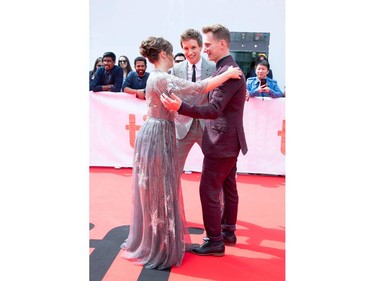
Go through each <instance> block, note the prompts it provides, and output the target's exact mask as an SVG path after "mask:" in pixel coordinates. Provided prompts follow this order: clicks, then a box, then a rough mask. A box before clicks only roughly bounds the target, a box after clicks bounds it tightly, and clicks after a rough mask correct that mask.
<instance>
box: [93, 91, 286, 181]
mask: <svg viewBox="0 0 375 281" xmlns="http://www.w3.org/2000/svg"><path fill="white" fill-rule="evenodd" d="M89 95H90V166H109V167H115V166H121V167H132V164H133V163H132V161H133V152H134V142H135V137H136V134H137V131H138V130H139V128H140V127H141V126H142V124H143V122H144V120H145V119H146V112H147V108H146V106H147V105H146V102H145V101H144V100H139V99H136V98H135V97H134V95H129V94H126V93H108V92H96V93H93V92H90V93H89ZM284 102H285V100H284V98H279V99H271V98H264V99H262V98H251V99H250V100H249V101H248V102H246V103H245V110H244V128H245V134H246V141H247V145H248V149H249V150H248V152H247V154H246V155H242V154H241V153H240V156H239V158H238V163H237V170H238V172H241V173H259V174H272V175H285V104H284ZM202 160H203V154H202V152H201V150H200V147H199V146H198V145H196V144H195V145H194V146H193V148H192V150H191V151H190V153H189V156H188V159H187V160H186V164H185V170H190V171H196V172H200V171H201V169H202Z"/></svg>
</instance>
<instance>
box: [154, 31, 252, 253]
mask: <svg viewBox="0 0 375 281" xmlns="http://www.w3.org/2000/svg"><path fill="white" fill-rule="evenodd" d="M202 32H203V34H204V44H203V46H204V52H205V53H206V54H207V56H208V59H209V60H211V61H214V62H216V72H215V73H214V75H213V76H216V75H218V74H220V73H222V72H224V71H225V70H227V69H228V67H229V66H238V65H237V63H236V62H235V61H234V59H233V57H232V56H231V55H230V54H229V47H230V32H229V30H228V29H227V28H226V27H225V26H223V25H220V24H215V25H210V26H205V27H203V28H202ZM245 96H246V82H245V78H244V76H242V77H241V79H230V80H228V81H226V82H225V83H224V84H222V85H221V86H219V87H217V88H215V89H214V90H213V91H211V92H210V93H209V94H208V104H206V105H196V104H189V103H187V102H182V101H181V99H179V98H178V97H177V96H175V95H172V99H171V98H168V97H167V96H166V95H162V96H161V100H162V102H163V104H164V106H165V107H166V108H167V109H169V110H174V111H177V112H178V113H179V114H182V115H187V116H190V117H193V118H204V119H206V126H205V130H204V134H203V139H202V151H203V154H204V159H203V166H202V175H201V182H200V186H199V193H200V199H201V205H202V213H203V222H204V227H205V230H206V236H207V237H205V238H204V239H203V240H204V243H203V244H202V245H200V247H199V248H196V249H193V250H192V252H193V253H195V254H197V255H204V256H207V255H213V256H223V255H224V253H225V244H226V245H228V246H229V245H230V246H233V245H235V244H236V242H237V238H236V235H235V230H236V222H237V212H238V192H237V184H236V172H237V157H238V155H239V152H240V150H241V151H242V153H243V154H246V152H247V144H246V139H245V133H244V128H243V110H244V103H245ZM221 190H223V203H224V208H223V210H221V203H220V192H221Z"/></svg>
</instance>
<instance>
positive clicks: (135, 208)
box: [121, 37, 242, 269]
mask: <svg viewBox="0 0 375 281" xmlns="http://www.w3.org/2000/svg"><path fill="white" fill-rule="evenodd" d="M140 53H141V55H142V56H144V57H146V58H147V59H148V60H149V61H150V62H151V63H153V64H154V66H155V70H154V71H152V72H151V73H150V76H149V78H148V81H147V86H146V102H147V105H148V111H147V115H148V117H147V120H146V121H145V123H144V124H143V125H142V127H141V129H140V130H139V132H138V134H137V138H136V142H135V147H134V159H133V183H132V184H133V186H132V188H133V189H132V207H131V208H132V209H131V222H130V230H129V235H128V238H127V239H126V240H125V242H124V243H123V244H122V245H121V248H122V249H124V250H125V252H124V253H123V255H122V256H123V257H124V258H127V259H131V260H132V261H133V262H134V263H136V264H140V265H144V266H145V267H146V268H155V269H166V268H170V267H172V266H179V265H181V262H182V259H183V256H184V253H185V251H186V248H185V245H188V244H189V243H190V237H189V234H188V232H187V228H186V226H185V214H184V206H183V199H182V190H181V186H180V175H179V174H178V171H179V169H178V160H177V155H176V154H177V153H178V152H177V148H176V132H175V124H174V117H175V115H174V114H175V113H174V112H169V111H168V110H167V109H166V108H165V107H164V106H163V104H162V103H161V101H160V95H161V94H163V93H165V94H167V95H170V94H171V93H172V92H173V93H174V94H176V95H177V96H179V97H181V98H183V99H188V98H189V96H190V97H192V95H197V94H203V93H206V92H209V91H210V90H212V89H214V88H215V87H217V86H219V85H220V84H221V83H223V82H225V81H226V80H228V79H230V78H239V77H240V76H241V75H242V71H241V70H240V69H239V68H229V69H228V70H227V71H226V72H225V73H223V74H222V75H219V76H216V77H214V78H208V79H206V80H203V81H200V82H197V83H193V82H190V81H187V80H185V79H180V78H178V77H176V76H174V75H170V74H168V73H167V71H168V70H169V69H170V68H171V67H172V66H173V47H172V45H171V43H170V42H168V41H167V40H165V39H163V38H161V37H158V38H156V37H149V38H148V39H146V40H144V41H142V43H141V46H140Z"/></svg>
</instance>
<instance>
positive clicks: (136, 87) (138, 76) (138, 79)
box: [121, 57, 150, 100]
mask: <svg viewBox="0 0 375 281" xmlns="http://www.w3.org/2000/svg"><path fill="white" fill-rule="evenodd" d="M134 69H135V71H131V72H130V73H129V74H128V76H126V79H125V81H124V83H123V84H122V87H121V89H122V91H123V92H124V93H127V94H135V97H136V98H137V99H143V100H145V99H146V97H145V93H146V91H145V90H146V83H147V79H148V76H149V75H150V73H149V72H146V69H147V60H146V59H145V58H144V57H136V58H135V59H134Z"/></svg>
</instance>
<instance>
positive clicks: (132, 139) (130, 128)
mask: <svg viewBox="0 0 375 281" xmlns="http://www.w3.org/2000/svg"><path fill="white" fill-rule="evenodd" d="M135 121H136V118H135V114H129V124H128V125H126V126H125V129H126V130H128V131H129V141H130V146H131V147H132V148H134V143H135V136H136V132H137V131H138V130H139V129H140V128H141V125H137V124H136V122H135Z"/></svg>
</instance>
